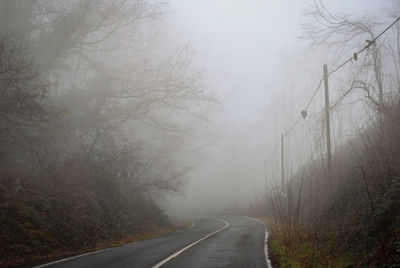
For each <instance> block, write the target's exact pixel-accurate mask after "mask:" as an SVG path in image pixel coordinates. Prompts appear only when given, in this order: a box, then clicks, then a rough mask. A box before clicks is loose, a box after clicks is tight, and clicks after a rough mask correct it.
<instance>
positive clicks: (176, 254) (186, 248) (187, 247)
mask: <svg viewBox="0 0 400 268" xmlns="http://www.w3.org/2000/svg"><path fill="white" fill-rule="evenodd" d="M218 220H220V221H222V222H223V223H225V226H224V227H222V228H220V229H218V230H216V231H214V232H212V233H210V234H208V235H206V236H203V237H202V238H200V239H199V240H197V241H196V242H193V243H192V244H190V245H187V246H186V247H184V248H182V249H180V250H178V251H177V252H175V253H174V254H172V255H170V256H169V257H167V258H165V259H164V260H162V261H160V262H159V263H157V264H156V265H154V266H153V268H159V267H161V266H162V265H164V264H166V263H167V262H169V261H170V260H172V259H173V258H175V257H176V256H178V255H179V254H181V253H182V252H184V251H186V250H188V249H189V248H191V247H193V246H194V245H196V244H198V243H200V242H201V241H203V240H205V239H207V238H209V237H210V236H212V235H214V234H216V233H218V232H221V231H222V230H224V229H226V228H228V227H229V222H227V221H225V220H223V219H218Z"/></svg>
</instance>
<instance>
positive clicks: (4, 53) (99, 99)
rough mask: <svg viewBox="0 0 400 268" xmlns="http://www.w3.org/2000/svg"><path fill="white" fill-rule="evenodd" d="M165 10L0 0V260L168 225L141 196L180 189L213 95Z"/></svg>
mask: <svg viewBox="0 0 400 268" xmlns="http://www.w3.org/2000/svg"><path fill="white" fill-rule="evenodd" d="M166 10H167V7H166V5H165V4H164V3H162V2H160V1H135V0H132V1H124V0H119V1H90V0H88V1H86V0H85V1H79V0H76V1H41V0H37V1H35V0H33V1H12V0H10V1H7V0H4V1H1V2H0V198H1V199H0V222H1V223H0V230H1V231H0V241H1V242H0V255H1V256H3V257H6V258H4V259H3V258H2V263H1V264H0V265H4V264H6V263H7V262H9V261H12V260H15V259H18V258H20V260H21V262H24V260H23V259H24V258H25V257H26V256H34V255H37V254H39V253H40V254H42V255H44V254H52V252H54V251H62V250H66V249H78V248H81V247H92V246H95V245H96V243H98V242H99V241H102V240H104V239H110V238H120V237H123V236H126V235H128V234H129V235H132V234H138V233H143V232H147V231H151V230H154V229H157V228H160V227H162V226H166V225H168V224H169V222H168V219H167V218H166V217H165V215H164V214H163V213H162V212H161V211H160V209H159V208H158V207H157V205H155V203H154V202H153V201H151V199H150V197H151V196H153V197H157V196H159V194H157V193H160V192H163V191H177V190H179V186H180V184H181V183H182V180H183V179H184V178H185V175H186V174H187V172H188V171H189V169H190V167H189V166H187V167H184V166H180V165H178V164H177V162H178V161H177V159H178V158H179V157H182V155H181V154H182V152H183V151H184V147H185V141H186V139H187V137H188V135H189V134H190V133H191V131H192V130H193V129H194V128H195V127H196V124H197V123H198V122H199V121H200V120H202V118H204V111H205V110H206V109H205V108H206V106H207V105H208V103H210V102H211V101H212V98H211V97H210V96H208V95H207V93H206V92H205V91H204V89H202V87H200V85H199V84H198V77H197V74H196V72H195V71H193V70H192V69H191V67H190V58H189V51H188V49H187V48H184V47H180V46H179V45H176V46H167V45H166V42H167V40H169V39H168V38H170V37H169V36H168V35H167V34H165V27H166V25H165V21H164V19H165V13H166ZM169 41H171V40H169ZM172 41H173V40H172ZM169 43H172V44H173V43H174V42H169ZM25 261H26V260H25ZM28 261H29V260H28Z"/></svg>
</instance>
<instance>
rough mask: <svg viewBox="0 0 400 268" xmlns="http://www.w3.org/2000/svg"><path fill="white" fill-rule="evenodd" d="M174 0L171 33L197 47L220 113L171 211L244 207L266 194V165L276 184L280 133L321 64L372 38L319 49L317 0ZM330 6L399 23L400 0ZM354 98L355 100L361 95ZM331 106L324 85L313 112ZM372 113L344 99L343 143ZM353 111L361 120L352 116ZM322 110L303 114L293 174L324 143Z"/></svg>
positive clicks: (339, 88)
mask: <svg viewBox="0 0 400 268" xmlns="http://www.w3.org/2000/svg"><path fill="white" fill-rule="evenodd" d="M170 4H171V15H170V19H171V29H170V31H171V32H172V34H173V36H175V37H176V38H177V39H178V40H184V41H186V42H187V44H188V45H189V47H191V48H192V49H193V50H194V52H195V53H194V55H193V63H194V65H195V66H200V69H201V70H202V72H201V74H202V81H203V82H205V84H206V85H207V86H208V87H209V88H210V89H211V91H212V92H213V93H214V94H215V96H216V97H217V100H218V105H217V108H216V111H215V112H213V113H210V114H209V115H208V117H209V120H208V122H207V123H206V124H203V125H202V127H200V128H199V129H198V133H200V135H201V136H202V137H203V138H204V137H206V138H207V139H209V140H210V146H208V147H207V148H206V149H205V150H202V151H201V152H200V153H203V154H204V159H203V161H202V162H201V163H200V164H199V165H197V166H196V168H195V169H194V170H193V172H191V173H190V178H191V179H190V181H189V182H188V183H187V184H186V186H185V187H184V188H183V189H184V190H183V191H182V192H183V193H184V196H183V197H176V198H173V199H172V203H171V209H172V210H173V209H174V208H178V209H179V210H182V211H185V212H190V211H191V210H192V209H194V210H195V211H197V210H199V211H203V212H204V211H213V212H216V211H218V210H219V209H222V210H224V211H230V210H232V209H238V208H239V209H242V208H245V207H246V206H249V203H250V202H252V201H254V200H257V199H260V198H262V196H263V195H264V193H265V161H266V169H267V172H266V173H267V174H266V175H267V182H266V184H267V189H268V188H271V186H272V180H273V179H272V178H273V177H275V178H276V179H277V180H280V176H281V170H280V169H281V164H280V161H281V160H280V157H281V156H280V145H279V142H280V138H281V134H282V133H286V131H288V130H289V129H290V127H291V126H292V125H293V124H294V122H295V121H296V120H297V119H298V117H299V116H300V111H302V110H304V109H305V108H306V106H307V104H308V101H309V100H310V98H311V96H312V95H313V93H314V90H315V88H316V87H317V85H318V83H319V81H320V79H321V77H322V74H323V68H322V65H323V64H324V63H325V64H328V67H332V68H333V66H336V65H337V64H338V63H339V62H340V61H343V60H345V59H347V57H349V56H351V55H352V52H353V51H352V50H351V49H353V48H354V47H359V46H362V45H363V43H362V42H364V40H362V39H361V42H358V43H357V41H358V40H357V41H355V40H354V42H351V44H347V45H346V48H345V49H346V50H338V48H337V47H338V46H336V47H335V46H331V47H323V46H318V45H314V46H313V45H312V42H311V40H309V39H307V38H305V37H306V30H305V28H304V27H305V24H307V23H308V22H311V21H313V18H312V17H311V16H310V15H307V12H309V11H310V10H312V9H313V8H314V5H315V3H314V2H313V1H171V3H170ZM317 4H318V3H317ZM324 4H325V7H326V8H327V9H328V10H329V11H330V12H332V13H333V14H346V15H348V16H349V17H350V18H353V19H360V18H371V19H372V18H373V19H374V20H376V21H379V22H382V23H385V22H388V21H390V15H391V14H392V13H393V7H396V6H397V3H396V2H395V1H367V2H366V1H351V2H349V1H325V2H324ZM382 14H387V15H385V16H382ZM338 38H340V37H338ZM360 43H361V44H360ZM344 51H345V53H344ZM346 77H347V74H346V73H345V72H343V73H341V74H339V75H338V76H337V77H336V78H337V79H332V80H330V84H331V91H330V94H331V100H332V102H333V101H334V100H336V99H337V98H338V97H339V96H341V94H343V92H344V91H345V89H344V87H343V83H345V82H344V80H345V79H346ZM352 94H353V95H350V96H349V97H348V99H346V103H351V102H352V101H354V100H356V99H357V98H358V97H359V96H360V95H362V93H361V92H353V93H352ZM323 108H324V94H323V88H322V89H320V90H319V91H318V92H317V94H316V96H315V98H314V99H313V101H312V102H311V105H310V108H309V109H308V113H309V114H311V115H312V113H318V112H320V111H321V110H322V109H323ZM364 111H365V110H364V109H362V104H355V105H352V106H349V105H344V106H343V107H340V110H339V111H335V112H336V114H335V116H333V119H332V125H333V127H332V128H333V129H335V131H336V132H335V134H334V135H335V137H334V143H335V144H336V145H335V146H339V145H340V144H341V143H342V142H344V141H345V137H346V135H348V134H349V133H350V134H352V133H353V134H354V129H355V128H357V126H356V125H355V123H354V121H357V120H358V119H359V118H363V114H365V112H364ZM349 113H351V115H352V116H353V118H348V117H347V116H346V115H348V114H349ZM317 116H320V115H317ZM317 116H314V118H313V117H311V118H310V117H308V118H307V119H306V120H301V121H300V122H299V123H298V125H296V128H294V129H293V130H292V132H293V133H291V134H290V135H288V137H287V139H286V141H285V143H286V149H285V150H286V156H285V162H286V163H287V164H286V167H285V170H286V172H285V173H286V174H288V177H289V174H294V173H295V172H296V171H297V170H298V169H299V168H300V167H301V165H303V164H305V163H306V162H307V161H308V160H309V159H310V155H311V152H312V151H313V150H314V149H315V147H317V146H318V145H316V142H315V140H316V139H318V138H319V137H318V135H321V134H320V133H317V132H318V131H322V130H321V129H322V128H321V123H320V121H319V119H317V118H316V117H317ZM339 121H340V123H339ZM339 124H340V126H339ZM311 135H314V136H311ZM322 135H323V134H322ZM323 142H324V141H323V140H322V141H320V144H319V146H320V149H321V150H322V151H324V150H326V148H325V145H324V143H323ZM277 146H278V147H279V148H277ZM267 191H268V190H267ZM205 197H206V198H205Z"/></svg>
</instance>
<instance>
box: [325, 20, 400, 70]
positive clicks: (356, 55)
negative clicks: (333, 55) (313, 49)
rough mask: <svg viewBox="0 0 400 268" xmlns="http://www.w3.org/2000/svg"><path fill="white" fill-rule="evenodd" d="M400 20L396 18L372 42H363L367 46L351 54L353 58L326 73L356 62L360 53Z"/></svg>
mask: <svg viewBox="0 0 400 268" xmlns="http://www.w3.org/2000/svg"><path fill="white" fill-rule="evenodd" d="M399 20H400V17H398V18H397V19H396V20H395V21H393V22H392V23H391V24H390V25H389V26H388V27H386V29H385V30H383V31H382V32H381V33H380V34H378V35H377V36H376V37H375V38H374V39H372V40H365V41H366V42H367V43H368V44H367V45H366V46H364V47H363V48H361V49H360V50H359V51H357V52H355V53H354V54H353V56H352V57H351V58H349V59H348V60H346V61H345V62H343V63H342V64H340V65H339V66H337V67H336V68H335V69H334V70H332V71H330V72H329V73H328V75H329V74H332V73H334V72H336V71H338V70H339V69H340V68H342V67H343V66H345V65H346V64H347V63H349V62H351V61H353V60H357V59H358V55H359V54H360V53H362V52H363V51H364V50H366V49H367V48H369V47H370V46H371V45H373V44H375V41H376V40H377V39H378V38H379V37H381V36H382V35H383V34H384V33H385V32H386V31H387V30H389V29H390V28H391V27H393V25H395V24H396V23H397V22H398V21H399Z"/></svg>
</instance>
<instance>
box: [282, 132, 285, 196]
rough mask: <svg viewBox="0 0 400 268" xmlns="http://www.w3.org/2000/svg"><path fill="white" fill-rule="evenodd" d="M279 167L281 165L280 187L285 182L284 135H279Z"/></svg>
mask: <svg viewBox="0 0 400 268" xmlns="http://www.w3.org/2000/svg"><path fill="white" fill-rule="evenodd" d="M281 157H282V158H281V167H282V189H283V186H284V184H285V147H284V135H283V134H282V135H281Z"/></svg>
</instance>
